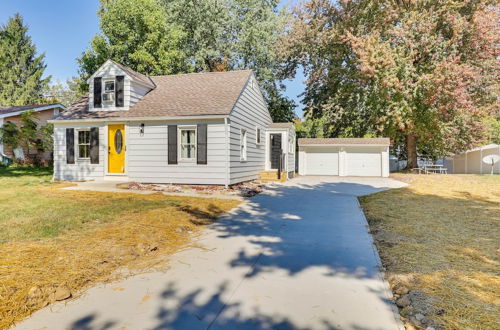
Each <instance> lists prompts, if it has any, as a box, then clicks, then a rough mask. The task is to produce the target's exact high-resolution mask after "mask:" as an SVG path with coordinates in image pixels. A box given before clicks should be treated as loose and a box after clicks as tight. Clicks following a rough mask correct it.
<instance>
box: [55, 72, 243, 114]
mask: <svg viewBox="0 0 500 330" xmlns="http://www.w3.org/2000/svg"><path fill="white" fill-rule="evenodd" d="M250 75H251V70H239V71H227V72H207V73H188V74H177V75H166V76H153V77H150V78H151V80H152V81H153V83H154V84H155V85H156V88H155V89H153V90H151V91H150V92H149V93H148V94H146V95H145V96H144V97H143V98H142V99H141V100H140V101H139V102H138V103H136V104H135V105H133V106H132V107H131V108H130V109H129V110H128V111H92V112H90V111H89V110H88V109H89V107H88V102H89V97H88V96H85V97H84V98H82V99H81V100H79V101H78V102H76V103H75V104H73V105H71V106H70V107H69V108H68V109H67V110H66V111H64V112H62V113H61V114H60V115H59V116H58V117H57V118H56V120H78V119H106V118H107V119H117V118H154V117H173V116H203V115H228V114H229V113H230V112H231V110H232V109H233V107H234V105H235V104H236V101H237V100H238V98H239V96H240V94H241V92H242V91H243V88H244V87H245V84H246V82H247V80H248V79H249V77H250Z"/></svg>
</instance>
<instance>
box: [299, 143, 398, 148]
mask: <svg viewBox="0 0 500 330" xmlns="http://www.w3.org/2000/svg"><path fill="white" fill-rule="evenodd" d="M390 146H391V145H390V144H373V143H350V144H345V143H341V144H331V143H328V144H326V143H323V144H299V147H390Z"/></svg>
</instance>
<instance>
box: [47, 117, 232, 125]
mask: <svg viewBox="0 0 500 330" xmlns="http://www.w3.org/2000/svg"><path fill="white" fill-rule="evenodd" d="M225 118H228V115H203V116H164V117H113V118H88V119H51V120H48V121H47V122H49V123H51V124H71V123H109V122H117V123H121V122H124V121H166V120H168V121H170V120H199V119H202V120H210V119H225Z"/></svg>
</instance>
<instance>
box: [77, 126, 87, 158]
mask: <svg viewBox="0 0 500 330" xmlns="http://www.w3.org/2000/svg"><path fill="white" fill-rule="evenodd" d="M77 132H78V158H79V159H89V158H90V131H89V130H80V131H77Z"/></svg>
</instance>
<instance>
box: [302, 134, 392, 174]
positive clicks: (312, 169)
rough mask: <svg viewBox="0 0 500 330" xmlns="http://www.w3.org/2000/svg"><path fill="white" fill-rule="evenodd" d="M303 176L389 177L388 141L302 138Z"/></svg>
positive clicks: (380, 139)
mask: <svg viewBox="0 0 500 330" xmlns="http://www.w3.org/2000/svg"><path fill="white" fill-rule="evenodd" d="M298 143H299V174H300V175H338V176H382V177H388V176H389V146H390V140H389V138H331V139H309V138H307V139H299V141H298Z"/></svg>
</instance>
